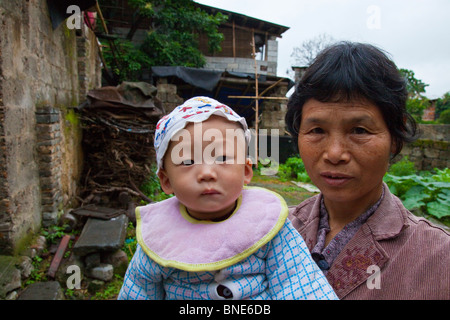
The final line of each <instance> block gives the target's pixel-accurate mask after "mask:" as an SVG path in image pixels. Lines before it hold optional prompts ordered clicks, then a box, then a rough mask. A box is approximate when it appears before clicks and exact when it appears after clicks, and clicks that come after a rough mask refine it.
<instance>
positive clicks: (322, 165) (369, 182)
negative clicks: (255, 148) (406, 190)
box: [298, 99, 393, 209]
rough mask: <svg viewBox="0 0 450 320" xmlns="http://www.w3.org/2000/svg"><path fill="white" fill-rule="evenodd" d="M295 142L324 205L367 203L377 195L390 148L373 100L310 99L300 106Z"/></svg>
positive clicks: (376, 197) (384, 128) (383, 124)
mask: <svg viewBox="0 0 450 320" xmlns="http://www.w3.org/2000/svg"><path fill="white" fill-rule="evenodd" d="M298 147H299V151H300V156H301V158H302V159H303V162H304V164H305V168H306V170H307V172H308V174H309V176H310V178H311V180H312V182H313V183H314V184H315V185H316V186H317V187H318V188H319V189H320V190H321V192H322V194H323V195H324V200H325V204H326V205H327V208H328V207H329V206H330V207H331V206H333V205H334V206H335V205H340V206H342V205H344V206H350V208H352V207H357V208H360V207H361V206H362V207H367V208H368V207H369V206H370V205H372V204H373V203H375V202H376V201H377V200H378V199H379V197H380V195H381V191H382V179H383V176H384V174H385V173H386V171H387V169H388V164H389V158H390V153H391V150H392V149H393V148H392V138H391V135H390V133H389V130H388V128H387V126H386V123H385V121H384V119H383V116H382V114H381V112H380V110H379V109H378V107H377V106H376V105H374V104H372V103H370V102H366V101H354V102H339V103H333V102H325V103H324V102H319V101H317V100H315V99H310V100H308V101H307V102H306V103H305V104H304V106H303V110H302V118H301V124H300V130H299V135H298ZM367 208H366V209H367Z"/></svg>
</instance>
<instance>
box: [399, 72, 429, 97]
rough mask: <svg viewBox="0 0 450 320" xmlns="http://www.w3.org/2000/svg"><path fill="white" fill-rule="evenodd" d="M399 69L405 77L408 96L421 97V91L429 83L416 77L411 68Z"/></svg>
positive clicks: (423, 90)
mask: <svg viewBox="0 0 450 320" xmlns="http://www.w3.org/2000/svg"><path fill="white" fill-rule="evenodd" d="M399 71H400V73H401V74H402V75H403V76H404V77H405V79H406V90H408V93H409V96H410V97H411V98H421V97H422V93H425V91H426V89H425V88H426V87H428V86H429V84H426V83H424V82H422V80H419V79H417V78H416V77H415V74H414V71H412V70H408V69H400V70H399Z"/></svg>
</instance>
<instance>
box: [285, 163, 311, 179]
mask: <svg viewBox="0 0 450 320" xmlns="http://www.w3.org/2000/svg"><path fill="white" fill-rule="evenodd" d="M278 176H279V177H280V180H281V181H288V180H296V181H300V182H311V179H310V178H309V176H308V174H307V173H306V169H305V165H304V163H303V160H302V159H301V158H298V157H290V158H288V159H287V160H286V162H285V163H283V164H280V166H279V169H278Z"/></svg>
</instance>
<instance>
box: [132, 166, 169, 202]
mask: <svg viewBox="0 0 450 320" xmlns="http://www.w3.org/2000/svg"><path fill="white" fill-rule="evenodd" d="M156 170H157V167H156V165H154V166H152V170H151V173H150V175H149V176H148V177H147V179H146V180H145V182H144V183H143V184H142V185H141V187H140V188H139V189H140V190H141V191H142V192H143V193H144V194H145V195H146V196H147V197H149V198H150V199H151V200H153V201H162V200H165V199H168V198H170V197H172V195H168V194H166V193H164V191H163V190H162V189H161V185H160V183H159V178H158V176H157V175H156Z"/></svg>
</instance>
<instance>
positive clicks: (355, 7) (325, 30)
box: [195, 0, 450, 99]
mask: <svg viewBox="0 0 450 320" xmlns="http://www.w3.org/2000/svg"><path fill="white" fill-rule="evenodd" d="M195 2H198V3H202V4H205V5H208V6H212V7H217V8H221V9H225V10H228V11H233V12H236V13H240V14H244V15H247V16H250V17H253V18H257V19H261V20H265V21H268V22H272V23H276V24H280V25H283V26H286V27H289V28H290V29H289V30H288V31H286V32H285V33H283V35H282V38H281V39H278V42H279V44H278V76H280V77H286V76H287V74H286V70H288V69H289V70H290V69H291V66H292V65H294V64H295V61H294V60H293V58H292V57H291V54H292V52H293V48H294V47H300V46H301V44H302V43H303V42H305V41H308V40H311V39H314V38H316V37H317V36H319V35H321V34H326V35H327V36H330V37H332V38H333V39H334V40H337V41H340V40H349V41H357V42H364V43H370V44H373V45H375V46H377V47H379V48H381V49H383V50H384V51H386V52H388V53H389V55H390V57H391V59H392V60H393V61H394V62H395V63H396V64H397V66H398V67H399V68H403V69H409V70H412V71H413V72H414V73H415V77H416V78H417V79H420V80H422V81H423V82H424V83H426V84H428V85H429V86H428V87H426V93H425V96H426V97H428V98H430V99H435V98H439V97H442V96H443V95H444V94H445V93H446V92H449V91H450V1H449V0H276V1H274V0H195Z"/></svg>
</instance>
